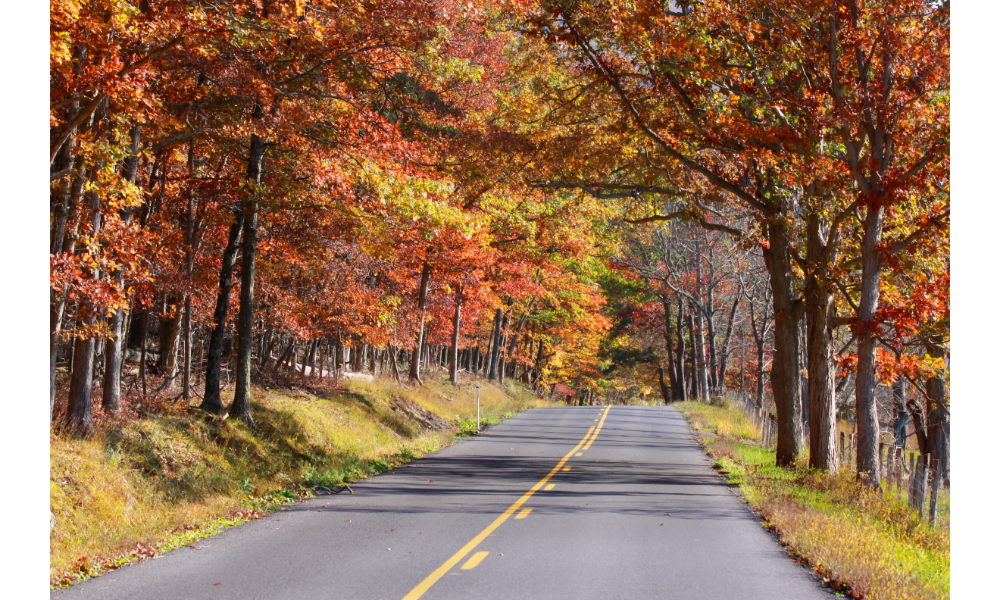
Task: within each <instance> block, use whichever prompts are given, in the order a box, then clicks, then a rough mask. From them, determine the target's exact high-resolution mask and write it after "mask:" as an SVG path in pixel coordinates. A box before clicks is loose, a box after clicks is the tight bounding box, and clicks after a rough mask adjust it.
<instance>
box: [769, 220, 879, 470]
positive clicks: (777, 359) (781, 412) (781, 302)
mask: <svg viewBox="0 0 1000 600" xmlns="http://www.w3.org/2000/svg"><path fill="white" fill-rule="evenodd" d="M767 232H768V236H767V237H768V241H769V242H770V247H769V248H768V249H766V250H765V251H764V264H765V265H766V266H767V271H768V275H769V276H770V283H771V293H772V303H773V308H774V362H773V363H772V365H771V389H772V390H773V392H774V406H775V412H777V418H778V444H777V449H776V452H775V454H776V463H777V464H778V466H787V465H791V464H793V463H794V462H795V458H796V457H797V456H798V454H799V452H800V451H801V449H802V397H801V393H800V389H799V384H800V379H799V335H798V329H799V319H800V318H801V312H802V304H801V302H800V301H798V300H796V299H795V296H794V286H793V281H794V278H793V275H792V265H791V253H790V251H789V245H788V232H787V230H786V227H785V225H783V221H782V219H781V215H776V216H774V217H773V218H770V219H768V222H767ZM876 450H877V448H876Z"/></svg>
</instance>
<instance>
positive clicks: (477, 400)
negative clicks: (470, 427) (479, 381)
mask: <svg viewBox="0 0 1000 600" xmlns="http://www.w3.org/2000/svg"><path fill="white" fill-rule="evenodd" d="M476 431H479V386H478V385H477V386H476Z"/></svg>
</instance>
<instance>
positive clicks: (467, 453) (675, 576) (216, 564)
mask: <svg viewBox="0 0 1000 600" xmlns="http://www.w3.org/2000/svg"><path fill="white" fill-rule="evenodd" d="M710 464H711V462H710V460H709V459H708V457H707V456H706V455H705V453H704V452H703V451H702V450H701V448H699V447H698V445H697V444H696V443H695V442H694V441H693V439H692V437H691V433H690V430H689V429H688V426H687V423H686V422H685V421H684V419H683V417H681V415H680V414H679V413H678V412H677V411H676V409H674V408H672V407H632V406H613V407H610V408H608V407H600V406H594V407H558V408H540V409H534V410H530V411H527V412H524V413H521V414H519V415H517V416H515V417H512V418H510V419H507V420H506V421H504V422H503V423H500V424H498V425H496V426H493V427H491V428H489V429H488V430H487V431H485V432H483V433H482V434H480V435H478V436H476V437H474V438H469V439H466V440H462V441H460V442H458V443H455V444H453V445H452V446H449V447H448V448H445V449H444V450H441V451H440V452H436V453H434V454H431V455H427V456H425V457H424V458H422V459H419V460H416V461H413V462H412V463H409V464H407V465H405V466H402V467H399V468H397V469H395V470H394V471H392V472H389V473H385V474H382V475H380V476H377V477H373V478H371V479H368V480H366V481H363V482H359V483H357V484H354V485H352V486H351V487H352V488H353V489H354V492H355V494H354V495H353V496H351V495H344V494H340V495H336V496H333V495H327V496H319V497H317V498H315V499H313V500H310V501H308V502H303V503H300V504H297V505H295V506H293V507H289V508H287V509H285V510H283V511H280V512H277V513H274V514H272V515H270V516H269V517H267V518H265V519H261V520H259V521H255V522H253V523H248V524H246V525H242V526H240V527H235V528H233V529H230V530H228V531H226V532H224V533H222V534H220V535H218V536H215V537H212V538H208V539H206V540H202V541H200V542H197V543H195V544H193V547H184V548H180V549H178V550H175V551H173V552H170V553H168V554H166V555H163V556H160V557H157V558H154V559H152V560H148V561H144V562H141V563H138V564H135V565H132V566H129V567H125V568H123V569H120V570H118V571H114V572H111V573H108V574H107V575H104V576H103V577H98V578H95V579H91V580H89V581H85V582H83V583H80V584H78V585H75V586H72V587H70V588H66V589H62V590H55V591H53V592H52V593H51V598H80V599H94V600H99V599H108V600H111V599H114V600H123V599H136V600H140V599H141V600H159V599H164V600H167V599H169V600H174V599H178V598H184V599H189V600H200V599H212V600H223V599H233V600H247V599H258V598H259V599H262V600H263V599H268V600H273V599H286V598H287V599H300V598H301V599H306V598H331V599H337V598H352V599H376V600H400V599H404V598H405V599H406V600H416V599H417V598H421V599H424V600H443V599H459V598H461V599H463V600H467V599H470V598H471V599H510V598H526V599H539V600H540V599H547V598H553V599H562V598H573V599H587V598H595V599H596V598H601V599H609V598H628V599H633V598H634V599H653V598H664V599H666V598H670V599H683V600H697V599H706V600H718V599H724V598H726V599H728V598H732V599H746V600H752V599H756V598H760V599H765V598H766V599H768V600H770V599H772V598H794V599H807V600H808V599H813V598H817V599H818V598H831V597H832V594H831V593H830V592H829V591H828V590H826V589H825V588H823V587H822V586H820V585H819V583H818V582H817V581H816V579H815V577H813V576H812V575H811V574H810V573H809V572H807V571H806V570H805V569H803V568H801V567H800V566H798V565H796V564H795V563H794V562H793V561H792V560H791V559H790V558H789V557H788V556H787V554H785V552H784V551H783V550H782V548H781V546H780V545H779V544H778V543H777V541H776V540H775V538H774V536H773V535H772V534H770V533H768V532H767V531H765V530H764V529H763V528H762V527H761V525H760V522H759V520H758V519H757V518H756V517H754V516H753V514H752V513H751V512H750V511H749V510H748V509H747V507H746V505H745V504H743V503H742V502H741V501H740V500H739V499H738V498H737V497H736V496H735V495H734V494H733V493H732V491H731V489H730V488H729V486H728V484H727V483H726V482H725V481H724V480H723V479H722V478H721V477H720V476H719V475H718V474H716V473H715V472H714V471H713V470H712V469H711V467H710Z"/></svg>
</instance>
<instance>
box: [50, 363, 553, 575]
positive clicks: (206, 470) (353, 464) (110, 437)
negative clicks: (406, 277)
mask: <svg viewBox="0 0 1000 600" xmlns="http://www.w3.org/2000/svg"><path fill="white" fill-rule="evenodd" d="M425 383H426V385H425V386H423V387H419V386H418V387H410V386H405V385H404V386H398V385H396V384H395V383H392V382H391V381H388V380H375V381H346V382H344V388H343V389H341V390H338V391H329V392H327V393H325V394H324V395H323V396H324V397H317V396H315V395H312V394H307V393H304V392H301V391H289V390H275V389H272V390H264V389H260V388H254V389H253V392H252V397H253V399H254V402H253V411H254V413H253V414H254V422H255V423H254V425H253V426H252V427H248V426H247V425H245V424H244V423H242V422H239V421H235V420H218V419H213V418H211V417H208V416H207V415H204V414H202V413H199V412H198V411H191V410H190V409H189V408H188V407H187V406H182V405H172V404H164V405H161V406H160V407H159V408H158V409H157V410H156V411H147V412H146V413H145V415H144V416H142V417H138V418H133V419H118V420H112V421H108V422H107V423H106V424H105V425H103V426H101V427H100V428H99V429H98V432H97V433H96V434H95V435H94V436H92V437H90V438H88V439H74V438H70V437H64V436H61V435H57V434H53V435H52V436H51V439H50V442H51V443H50V494H49V497H50V506H51V510H52V513H53V517H54V523H55V527H54V528H53V530H52V532H51V535H50V583H51V585H53V586H56V587H60V586H65V585H69V584H72V583H75V582H76V581H79V580H82V579H86V578H88V577H91V576H94V575H96V574H99V573H101V572H103V571H106V570H108V569H113V568H117V567H120V566H122V565H124V564H128V563H130V562H134V561H136V560H141V559H143V558H147V557H150V556H155V555H157V554H162V553H164V552H167V551H169V550H172V549H174V548H177V547H180V546H183V545H188V544H192V543H193V542H195V541H197V540H198V539H201V538H204V537H208V536H210V535H214V534H216V533H219V532H220V531H222V530H224V529H225V528H227V527H230V526H233V525H236V524H239V523H242V522H246V521H249V520H252V519H257V518H260V517H262V516H263V515H264V514H266V513H267V512H269V511H273V510H275V509H276V508H277V507H279V506H281V505H283V504H288V503H291V502H294V501H295V500H298V499H303V498H306V497H308V496H309V495H311V493H312V490H313V489H316V488H327V489H332V488H335V487H339V486H343V485H345V484H349V483H351V482H354V481H357V480H359V479H364V478H366V477H370V476H372V475H376V474H378V473H381V472H384V471H387V470H389V469H391V468H393V467H394V466H396V465H399V464H401V463H404V462H407V461H409V460H412V459H414V458H417V457H419V456H421V455H422V454H424V453H427V452H432V451H434V450H437V449H438V448H441V447H443V446H446V445H448V444H449V443H451V441H452V440H453V439H454V438H455V437H456V436H461V435H469V434H472V433H475V417H476V395H475V392H476V390H475V388H474V387H473V386H474V384H473V383H471V382H466V383H462V384H460V385H459V386H458V387H456V386H453V385H451V384H450V383H448V382H447V381H445V380H443V379H442V378H440V377H438V376H436V375H432V374H428V375H427V376H426V379H425ZM479 385H480V386H481V404H482V414H483V417H484V418H483V421H484V422H487V423H490V422H496V421H497V420H499V419H501V418H504V417H506V416H510V415H513V414H515V413H517V412H519V411H521V410H524V409H526V408H531V407H534V406H543V405H547V404H548V402H547V401H544V400H540V399H539V398H537V397H536V396H534V395H533V394H531V393H530V392H529V391H527V390H526V389H524V388H523V387H521V386H519V385H516V384H515V385H507V386H503V387H501V386H497V385H493V384H487V383H485V382H482V383H480V384H479ZM224 395H225V394H224ZM225 399H226V400H227V401H228V399H229V398H225ZM404 405H405V406H404ZM401 406H404V407H405V408H406V409H407V410H409V412H405V411H403V410H401V409H400V407H401ZM414 406H419V407H420V408H419V409H414V408H413V407H414ZM412 415H417V416H418V417H424V416H426V419H424V418H420V419H414V418H412ZM435 415H436V416H435ZM470 422H471V423H472V425H471V430H470V426H469V423H470Z"/></svg>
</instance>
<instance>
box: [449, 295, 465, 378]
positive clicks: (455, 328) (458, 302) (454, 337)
mask: <svg viewBox="0 0 1000 600" xmlns="http://www.w3.org/2000/svg"><path fill="white" fill-rule="evenodd" d="M461 325H462V288H461V286H459V288H458V291H457V292H456V293H455V316H454V317H453V318H452V320H451V326H452V333H451V372H450V373H449V375H450V379H451V382H452V383H453V384H454V385H458V337H459V332H460V331H461Z"/></svg>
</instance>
